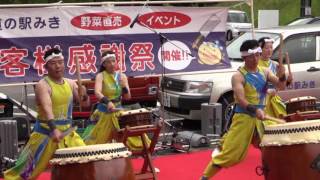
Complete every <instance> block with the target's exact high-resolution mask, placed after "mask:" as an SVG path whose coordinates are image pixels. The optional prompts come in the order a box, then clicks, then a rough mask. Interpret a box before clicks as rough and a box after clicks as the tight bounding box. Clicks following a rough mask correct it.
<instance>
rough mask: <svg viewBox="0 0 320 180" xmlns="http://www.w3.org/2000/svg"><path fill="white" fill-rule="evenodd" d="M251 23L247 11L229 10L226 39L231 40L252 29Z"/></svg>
mask: <svg viewBox="0 0 320 180" xmlns="http://www.w3.org/2000/svg"><path fill="white" fill-rule="evenodd" d="M251 26H252V25H251V23H250V21H249V19H248V16H247V14H246V12H244V11H238V10H229V11H228V18H227V24H226V39H227V41H231V40H232V39H233V38H236V37H238V36H239V35H240V34H242V33H244V32H247V31H250V29H251Z"/></svg>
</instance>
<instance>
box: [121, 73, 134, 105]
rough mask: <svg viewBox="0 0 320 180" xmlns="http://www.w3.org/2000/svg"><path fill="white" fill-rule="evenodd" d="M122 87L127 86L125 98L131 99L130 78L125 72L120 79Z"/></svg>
mask: <svg viewBox="0 0 320 180" xmlns="http://www.w3.org/2000/svg"><path fill="white" fill-rule="evenodd" d="M120 84H121V88H127V91H128V92H127V93H123V98H124V99H127V100H128V99H131V92H130V87H129V82H128V78H127V76H126V75H125V74H123V73H121V80H120Z"/></svg>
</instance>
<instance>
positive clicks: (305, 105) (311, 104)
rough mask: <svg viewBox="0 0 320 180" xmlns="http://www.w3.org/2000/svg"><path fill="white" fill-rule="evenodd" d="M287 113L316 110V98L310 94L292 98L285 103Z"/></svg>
mask: <svg viewBox="0 0 320 180" xmlns="http://www.w3.org/2000/svg"><path fill="white" fill-rule="evenodd" d="M285 104H286V110H287V114H288V115H290V114H294V113H297V112H300V113H302V112H315V111H317V106H316V98H315V97H312V96H303V97H297V98H292V99H290V100H289V101H287V102H286V103H285Z"/></svg>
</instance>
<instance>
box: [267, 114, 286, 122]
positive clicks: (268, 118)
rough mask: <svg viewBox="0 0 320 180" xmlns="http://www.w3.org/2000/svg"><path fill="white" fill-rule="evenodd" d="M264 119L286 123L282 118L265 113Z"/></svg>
mask: <svg viewBox="0 0 320 180" xmlns="http://www.w3.org/2000/svg"><path fill="white" fill-rule="evenodd" d="M265 119H267V120H270V121H273V122H276V123H279V124H284V123H286V121H285V120H283V119H279V118H275V117H271V116H269V115H266V116H265Z"/></svg>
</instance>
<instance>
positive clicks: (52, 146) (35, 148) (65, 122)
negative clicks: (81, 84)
mask: <svg viewBox="0 0 320 180" xmlns="http://www.w3.org/2000/svg"><path fill="white" fill-rule="evenodd" d="M45 80H46V82H47V83H48V84H49V86H50V87H51V101H52V111H53V115H54V124H55V125H56V128H57V129H59V130H60V131H62V132H63V131H66V130H68V129H69V128H70V127H71V114H72V104H73V94H72V88H71V86H70V84H69V83H68V82H67V81H66V80H64V83H63V84H61V85H60V84H56V83H55V82H53V81H52V80H50V78H49V77H45ZM38 119H39V120H38V121H36V124H35V126H34V129H33V132H32V134H31V136H30V139H29V141H28V143H27V145H26V146H25V148H24V149H23V150H22V152H21V153H20V156H19V158H18V160H17V162H16V165H15V166H14V167H13V168H11V169H9V170H7V171H5V172H4V179H5V180H20V179H36V178H37V176H39V175H40V173H41V172H43V171H44V170H45V169H46V168H47V165H48V162H49V160H50V159H51V157H52V155H53V154H54V152H55V151H56V149H60V148H67V147H74V146H84V145H85V143H84V142H83V140H82V139H81V138H80V136H79V135H78V134H77V133H76V132H74V131H73V132H71V133H70V134H68V135H66V136H65V137H64V138H63V139H62V140H61V141H60V142H59V143H56V142H54V141H53V140H52V139H51V138H50V133H51V131H50V130H49V127H48V125H47V123H45V120H46V116H45V113H44V112H43V110H42V109H41V108H39V107H38Z"/></svg>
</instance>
